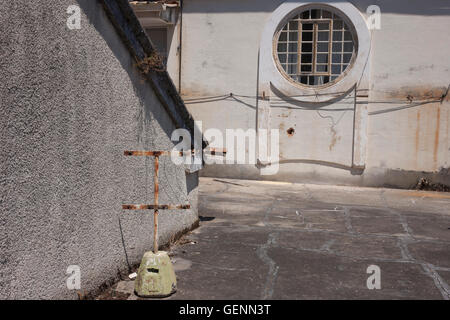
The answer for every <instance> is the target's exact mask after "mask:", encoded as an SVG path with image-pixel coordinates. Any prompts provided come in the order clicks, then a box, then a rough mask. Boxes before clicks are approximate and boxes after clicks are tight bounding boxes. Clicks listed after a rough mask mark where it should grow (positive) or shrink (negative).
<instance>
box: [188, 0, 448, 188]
mask: <svg viewBox="0 0 450 320" xmlns="http://www.w3.org/2000/svg"><path fill="white" fill-rule="evenodd" d="M282 2H284V1H281V0H277V1H273V0H245V1H241V0H228V1H210V0H185V1H184V11H183V43H182V66H181V67H182V70H181V74H182V86H181V87H182V92H181V93H182V96H183V98H184V99H185V101H186V103H188V107H189V110H190V112H191V113H192V114H193V116H194V118H195V119H196V120H202V121H203V129H204V130H205V129H208V128H219V129H221V130H222V131H224V130H225V129H226V128H243V129H244V130H246V129H248V128H255V127H256V98H254V96H255V95H256V90H257V74H258V50H259V44H260V38H261V33H262V30H263V28H264V26H265V24H266V21H267V19H268V18H269V17H270V15H271V14H272V12H273V11H274V10H276V8H277V7H278V6H279V5H280V4H281V3H282ZM330 2H333V0H330ZM336 2H338V1H336ZM351 3H353V4H354V5H355V6H356V7H357V9H359V10H360V11H361V13H362V14H363V15H365V11H366V8H367V7H368V6H369V5H371V4H374V2H373V1H371V0H358V1H351ZM376 4H377V5H378V6H380V8H381V29H380V30H374V31H373V38H372V46H371V54H370V64H369V65H370V81H369V82H370V83H369V89H370V91H369V104H368V118H367V127H368V129H367V145H366V156H365V166H366V169H365V170H364V172H363V174H355V171H354V170H352V169H351V167H350V166H351V165H352V144H353V139H354V137H353V114H354V112H353V109H354V107H355V104H354V99H353V97H352V96H351V95H348V96H346V97H345V96H343V97H340V98H339V99H338V101H337V102H334V103H325V104H322V105H320V106H314V104H292V103H290V101H283V98H282V97H280V96H276V95H273V96H274V99H276V100H278V101H277V103H276V104H275V103H272V105H271V109H270V112H271V119H270V121H271V128H278V129H280V144H281V145H280V152H281V155H280V156H281V159H282V161H283V163H282V164H281V165H280V171H279V173H278V174H277V175H275V176H260V175H259V172H258V170H257V169H256V168H255V167H254V166H243V165H242V166H224V165H215V166H207V167H206V168H205V170H203V171H202V174H204V175H208V176H221V177H237V178H255V179H271V180H288V181H297V182H298V181H301V182H310V183H317V182H319V183H339V184H355V185H365V186H396V187H409V186H411V185H413V184H414V183H415V182H416V181H417V179H418V177H422V176H424V177H427V178H429V179H431V180H432V181H434V182H440V183H446V184H450V176H449V174H448V168H449V167H450V151H449V149H450V139H449V134H450V127H449V122H450V111H449V109H450V103H449V98H448V96H447V99H445V100H444V101H443V102H442V103H441V102H434V103H421V102H420V101H423V100H430V99H431V100H433V99H436V98H437V99H439V98H440V96H441V95H442V94H443V93H444V92H445V91H446V89H447V86H448V85H449V84H450V83H449V79H450V70H449V65H450V56H449V54H448V53H449V51H450V46H449V44H450V34H449V33H442V32H441V31H440V30H447V29H449V28H450V19H449V15H450V11H449V9H448V8H447V7H445V6H442V1H439V0H431V1H426V2H424V1H419V0H414V1H407V0H403V1H387V0H386V1H384V0H383V1H377V2H376ZM230 92H233V93H234V95H235V96H234V97H226V95H227V94H229V93H230ZM237 95H242V97H239V96H237ZM252 96H253V98H252ZM407 96H412V97H413V103H410V102H409V100H408V99H407ZM204 97H215V98H210V99H202V98H204ZM364 100H366V99H364ZM333 109H335V110H333ZM289 128H294V129H295V134H293V135H289V134H288V133H287V130H288V129H289Z"/></svg>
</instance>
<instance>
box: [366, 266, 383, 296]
mask: <svg viewBox="0 0 450 320" xmlns="http://www.w3.org/2000/svg"><path fill="white" fill-rule="evenodd" d="M366 273H368V274H370V276H369V277H368V278H367V283H366V285H367V289H369V290H373V289H378V290H379V289H381V269H380V267H379V266H377V265H375V264H372V265H370V266H368V267H367V270H366Z"/></svg>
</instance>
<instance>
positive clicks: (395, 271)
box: [115, 178, 450, 300]
mask: <svg viewBox="0 0 450 320" xmlns="http://www.w3.org/2000/svg"><path fill="white" fill-rule="evenodd" d="M199 210H200V211H199V212H200V215H201V226H200V228H198V229H196V230H194V231H193V232H192V233H190V234H188V235H186V236H185V238H184V241H182V242H181V243H182V244H179V245H177V246H175V247H174V248H173V249H172V252H171V255H172V260H173V262H174V267H175V270H176V274H177V279H178V291H177V293H176V294H174V295H173V296H172V297H170V298H169V299H447V300H448V299H450V286H449V285H450V194H449V193H437V192H423V191H411V190H393V189H372V188H356V187H344V186H324V185H305V184H291V183H275V182H259V181H258V182H257V181H247V180H229V179H212V178H202V180H201V187H200V209H199ZM370 265H376V266H378V267H379V268H380V271H381V277H380V280H381V289H379V290H378V289H373V290H369V289H368V288H367V279H368V278H369V277H370V276H371V274H368V273H367V268H368V267H369V266H370ZM132 285H133V283H132V281H125V282H122V283H119V284H118V286H117V287H116V288H115V290H117V292H118V293H120V292H123V293H127V292H128V294H129V293H130V292H131V291H132ZM130 288H131V290H130ZM127 290H128V291H127ZM128 299H136V297H135V296H134V295H128Z"/></svg>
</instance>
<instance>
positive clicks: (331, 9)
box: [272, 3, 358, 89]
mask: <svg viewBox="0 0 450 320" xmlns="http://www.w3.org/2000/svg"><path fill="white" fill-rule="evenodd" d="M311 9H321V10H327V11H329V12H331V13H333V14H336V15H338V16H339V18H340V19H341V20H343V21H344V22H345V23H346V24H347V26H348V27H349V31H350V33H351V35H352V41H353V46H354V52H353V53H352V57H351V59H350V61H349V63H348V66H347V67H346V68H345V70H344V71H343V72H341V73H340V74H339V76H338V77H337V78H336V79H334V80H332V81H329V82H327V83H324V84H321V85H307V84H303V83H301V82H298V81H295V80H294V79H292V77H291V76H289V74H288V73H287V72H286V71H285V70H284V69H283V67H282V66H281V62H280V60H279V58H278V40H279V36H280V33H281V32H282V30H283V28H284V26H286V25H287V24H288V23H289V22H290V21H291V20H292V19H293V18H294V17H295V16H298V15H299V14H301V13H302V12H305V11H307V10H311ZM331 32H333V30H331ZM297 43H298V45H301V43H300V42H297ZM272 44H273V45H272V55H273V59H274V61H275V65H276V67H277V69H278V71H279V72H280V73H281V74H282V75H283V77H284V78H285V79H286V80H288V81H289V82H291V83H292V85H294V86H298V87H299V88H309V89H322V88H326V87H329V86H332V85H334V84H336V83H338V82H339V81H341V80H342V79H343V78H344V77H345V76H346V75H347V73H348V72H350V69H351V68H352V67H353V64H354V62H355V60H356V57H357V55H358V34H357V32H356V29H355V27H354V25H353V23H352V22H351V21H350V19H349V18H348V17H347V16H346V15H345V14H344V13H343V12H342V11H340V10H338V9H337V8H336V7H333V6H330V5H327V4H322V3H315V4H308V5H304V6H301V7H299V8H297V9H296V10H293V11H292V12H291V13H290V14H289V15H287V16H286V17H284V18H283V20H282V21H280V23H279V25H278V29H277V31H276V32H275V33H274V35H273V39H272ZM328 54H332V53H330V52H328Z"/></svg>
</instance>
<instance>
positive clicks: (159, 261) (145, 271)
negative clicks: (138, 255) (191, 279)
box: [134, 251, 177, 298]
mask: <svg viewBox="0 0 450 320" xmlns="http://www.w3.org/2000/svg"><path fill="white" fill-rule="evenodd" d="M134 291H135V293H136V295H138V296H139V297H147V298H149V297H153V298H162V297H168V296H170V295H171V294H173V293H175V291H177V279H176V277H175V272H174V271H173V266H172V262H171V261H170V258H169V256H168V254H167V252H165V251H158V252H157V253H154V252H152V251H148V252H146V253H145V254H144V257H142V261H141V265H140V266H139V270H138V273H137V277H136V280H135V284H134Z"/></svg>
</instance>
